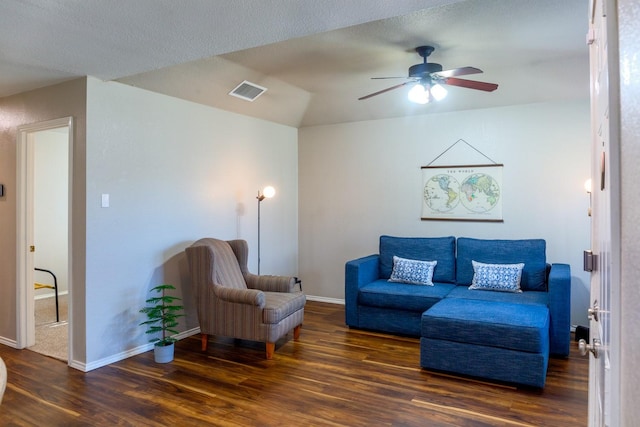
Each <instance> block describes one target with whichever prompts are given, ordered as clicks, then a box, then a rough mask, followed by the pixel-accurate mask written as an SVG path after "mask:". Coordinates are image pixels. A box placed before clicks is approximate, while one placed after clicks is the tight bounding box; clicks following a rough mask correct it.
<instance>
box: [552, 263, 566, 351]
mask: <svg viewBox="0 0 640 427" xmlns="http://www.w3.org/2000/svg"><path fill="white" fill-rule="evenodd" d="M548 285H549V287H548V289H549V314H550V317H551V328H550V330H549V333H550V335H549V341H550V343H549V344H550V353H551V354H553V355H556V356H563V357H566V356H569V345H570V343H571V267H570V266H569V264H552V265H551V270H550V271H549V283H548Z"/></svg>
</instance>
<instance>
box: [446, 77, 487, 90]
mask: <svg viewBox="0 0 640 427" xmlns="http://www.w3.org/2000/svg"><path fill="white" fill-rule="evenodd" d="M442 82H443V83H445V84H448V85H451V86H460V87H466V88H468V89H477V90H484V91H485V92H493V91H494V90H496V89H498V85H497V84H495V83H486V82H478V81H475V80H464V79H456V78H455V77H449V78H448V79H444V80H443V81H442Z"/></svg>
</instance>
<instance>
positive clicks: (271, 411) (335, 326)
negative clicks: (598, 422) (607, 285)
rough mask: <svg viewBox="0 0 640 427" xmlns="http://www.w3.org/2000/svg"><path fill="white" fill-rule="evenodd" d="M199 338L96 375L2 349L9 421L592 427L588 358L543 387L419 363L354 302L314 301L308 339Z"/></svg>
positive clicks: (409, 344) (410, 345) (565, 365)
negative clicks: (349, 308) (349, 305)
mask: <svg viewBox="0 0 640 427" xmlns="http://www.w3.org/2000/svg"><path fill="white" fill-rule="evenodd" d="M199 348H200V341H199V337H198V336H194V337H191V338H188V339H185V340H182V341H180V342H179V343H178V344H177V348H176V359H175V361H174V362H172V363H170V364H155V363H154V362H153V354H152V352H147V353H145V354H141V355H138V356H135V357H132V358H129V359H127V360H123V361H121V362H118V363H114V364H112V365H109V366H105V367H103V368H100V369H96V370H94V371H91V372H88V373H82V372H79V371H77V370H74V369H71V368H68V367H67V365H66V364H65V363H63V362H60V361H57V360H55V359H50V358H48V357H45V356H41V355H39V354H37V353H34V352H31V351H29V350H15V349H12V348H10V347H6V346H3V345H0V356H1V357H2V358H3V359H4V360H5V362H6V365H7V368H8V372H9V383H8V386H7V391H6V393H5V396H4V400H3V402H2V405H0V425H2V426H14V425H15V426H23V425H24V426H76V425H91V426H115V425H119V426H125V425H135V426H144V425H150V426H151V425H152V426H159V425H172V426H174V425H175V426H192V425H198V426H202V425H220V426H367V427H368V426H562V427H569V426H585V425H586V424H587V376H588V362H587V359H586V358H582V357H580V356H579V355H578V354H577V351H576V350H575V346H573V348H572V353H571V357H569V358H568V359H566V360H559V359H552V360H551V363H550V366H549V371H548V375H547V385H546V387H545V388H544V390H538V389H520V388H516V387H512V386H508V385H500V384H492V383H486V382H482V381H477V380H473V379H470V378H459V377H455V376H449V375H444V374H440V373H433V372H428V371H424V370H421V369H420V367H419V345H418V340H417V339H413V338H403V337H395V336H391V335H384V334H378V333H372V332H364V331H357V330H350V329H348V328H347V327H345V326H344V307H342V306H340V305H334V304H325V303H319V302H313V301H310V302H308V303H307V307H306V310H305V323H304V326H303V329H302V335H301V338H300V341H298V342H294V341H293V340H292V339H291V336H289V337H288V338H287V339H286V340H283V341H282V342H280V343H278V345H277V347H276V353H275V356H274V359H273V360H270V361H267V360H265V359H264V348H263V346H262V345H258V344H254V343H249V342H244V341H242V342H239V341H235V340H229V339H214V340H213V341H212V342H211V343H210V345H209V349H208V351H207V352H206V353H202V352H201V351H200V350H199Z"/></svg>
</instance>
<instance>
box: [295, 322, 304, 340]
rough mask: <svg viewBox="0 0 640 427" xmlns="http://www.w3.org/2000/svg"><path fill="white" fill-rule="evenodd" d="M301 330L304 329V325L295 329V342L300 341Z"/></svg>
mask: <svg viewBox="0 0 640 427" xmlns="http://www.w3.org/2000/svg"><path fill="white" fill-rule="evenodd" d="M300 329H302V325H298V326H296V327H295V328H293V339H294V340H295V341H298V339H299V338H300Z"/></svg>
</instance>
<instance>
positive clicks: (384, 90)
mask: <svg viewBox="0 0 640 427" xmlns="http://www.w3.org/2000/svg"><path fill="white" fill-rule="evenodd" d="M411 83H413V82H412V81H411V82H404V83H400V84H399V85H395V86H391V87H388V88H386V89H382V90H379V91H377V92H373V93H370V94H369V95H365V96H363V97H361V98H358V101H362V100H364V99H369V98H371V97H372V96H376V95H380V94H381V93H385V92H389V91H390V90H394V89H398V88H401V87H402V86H406V85H408V84H411Z"/></svg>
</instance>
